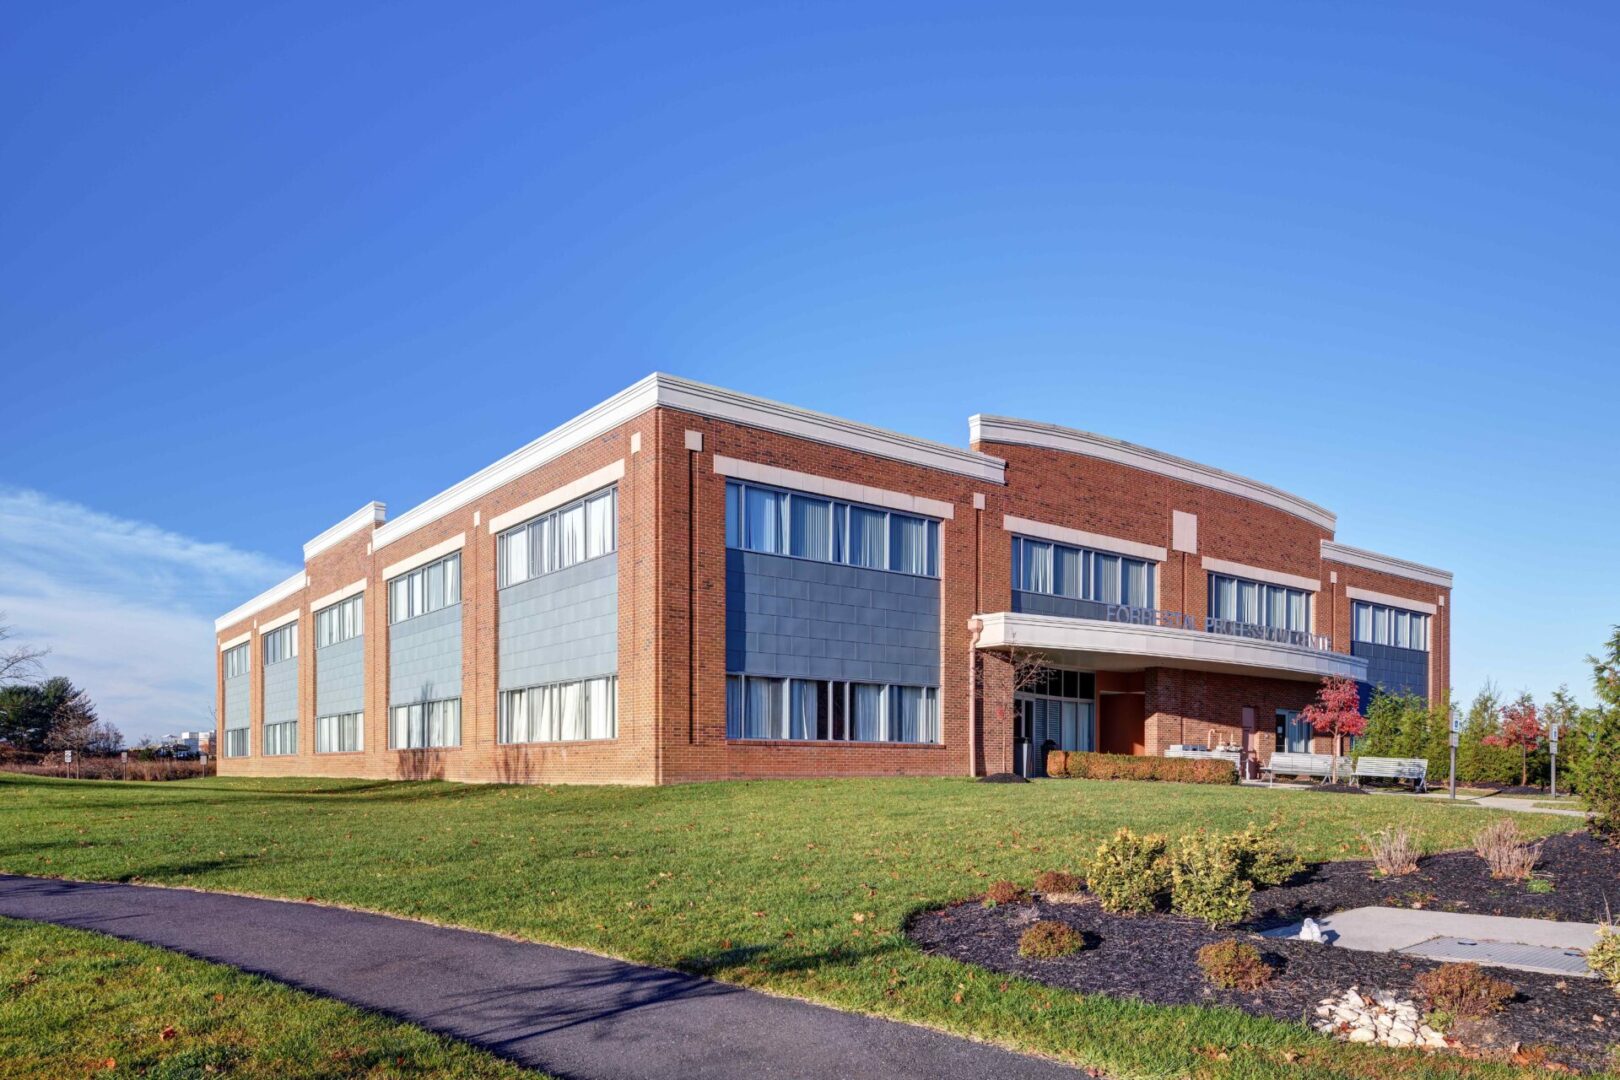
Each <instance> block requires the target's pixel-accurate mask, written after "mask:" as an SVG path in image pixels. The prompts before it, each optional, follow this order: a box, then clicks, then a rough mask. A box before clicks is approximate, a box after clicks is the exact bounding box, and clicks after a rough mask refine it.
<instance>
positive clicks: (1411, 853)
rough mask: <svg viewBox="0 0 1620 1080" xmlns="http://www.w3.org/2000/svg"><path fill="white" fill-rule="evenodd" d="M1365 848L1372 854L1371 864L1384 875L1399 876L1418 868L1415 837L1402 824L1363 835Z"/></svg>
mask: <svg viewBox="0 0 1620 1080" xmlns="http://www.w3.org/2000/svg"><path fill="white" fill-rule="evenodd" d="M1362 839H1363V840H1364V841H1366V844H1367V850H1368V851H1369V852H1370V853H1371V854H1372V860H1373V865H1375V866H1377V867H1378V872H1379V873H1380V874H1383V875H1384V876H1385V877H1400V876H1401V875H1403V874H1413V873H1416V872H1417V868H1418V845H1417V837H1415V836H1413V835H1412V833H1411V832H1410V831H1409V830H1408V829H1407V828H1406V827H1405V826H1402V825H1391V826H1390V827H1389V828H1387V829H1379V830H1378V831H1377V832H1375V833H1373V834H1372V835H1371V836H1363V837H1362Z"/></svg>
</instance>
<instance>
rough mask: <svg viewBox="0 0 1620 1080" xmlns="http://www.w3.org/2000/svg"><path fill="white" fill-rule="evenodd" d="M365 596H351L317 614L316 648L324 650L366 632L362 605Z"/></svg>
mask: <svg viewBox="0 0 1620 1080" xmlns="http://www.w3.org/2000/svg"><path fill="white" fill-rule="evenodd" d="M365 599H366V598H365V597H364V596H351V597H349V598H348V599H347V600H339V601H338V602H337V603H335V604H333V605H332V606H331V607H328V608H322V609H321V610H320V611H317V612H316V613H315V647H316V648H317V649H324V648H326V647H327V646H328V645H336V644H337V643H338V642H340V641H348V640H349V639H350V638H355V637H359V636H360V635H361V634H363V633H365V632H366V628H365V620H364V618H363V615H364V612H363V609H362V605H363V604H364V603H365Z"/></svg>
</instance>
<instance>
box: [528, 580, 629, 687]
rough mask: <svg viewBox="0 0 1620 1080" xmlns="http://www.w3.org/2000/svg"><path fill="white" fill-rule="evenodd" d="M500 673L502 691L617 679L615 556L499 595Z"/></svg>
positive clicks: (617, 601)
mask: <svg viewBox="0 0 1620 1080" xmlns="http://www.w3.org/2000/svg"><path fill="white" fill-rule="evenodd" d="M500 670H501V678H500V687H501V689H502V690H515V689H520V688H522V687H525V686H543V685H545V684H547V683H556V682H569V681H572V680H575V679H587V678H591V677H592V676H596V675H615V674H617V673H618V670H619V556H618V554H617V553H616V552H615V553H613V554H609V555H603V556H601V557H600V558H596V559H592V560H590V561H589V562H582V563H576V564H575V565H573V566H570V567H568V568H567V569H565V570H558V571H556V572H555V573H551V574H544V575H542V576H540V577H537V578H531V579H529V580H528V581H524V582H521V583H519V584H517V585H510V586H508V587H506V588H504V589H502V590H501V592H500Z"/></svg>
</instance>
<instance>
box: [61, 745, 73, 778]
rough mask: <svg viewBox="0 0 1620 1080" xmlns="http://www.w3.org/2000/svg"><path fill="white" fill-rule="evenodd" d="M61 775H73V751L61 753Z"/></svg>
mask: <svg viewBox="0 0 1620 1080" xmlns="http://www.w3.org/2000/svg"><path fill="white" fill-rule="evenodd" d="M62 775H63V776H66V777H71V776H72V775H73V751H71V750H64V751H62Z"/></svg>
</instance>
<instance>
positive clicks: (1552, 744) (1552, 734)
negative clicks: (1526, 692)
mask: <svg viewBox="0 0 1620 1080" xmlns="http://www.w3.org/2000/svg"><path fill="white" fill-rule="evenodd" d="M1547 746H1548V749H1550V750H1551V751H1552V797H1553V798H1555V799H1556V798H1558V725H1557V724H1549V725H1548V726H1547Z"/></svg>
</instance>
